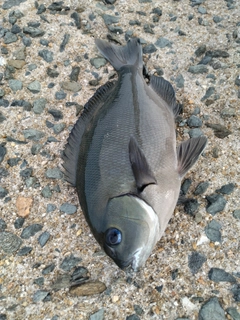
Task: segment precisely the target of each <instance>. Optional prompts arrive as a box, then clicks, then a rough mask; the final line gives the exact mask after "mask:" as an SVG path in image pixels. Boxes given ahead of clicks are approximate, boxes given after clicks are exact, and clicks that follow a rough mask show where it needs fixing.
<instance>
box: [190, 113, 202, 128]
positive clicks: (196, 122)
mask: <svg viewBox="0 0 240 320" xmlns="http://www.w3.org/2000/svg"><path fill="white" fill-rule="evenodd" d="M187 124H188V126H189V127H201V126H202V120H201V119H200V118H198V117H197V116H195V115H191V117H190V118H188V120H187Z"/></svg>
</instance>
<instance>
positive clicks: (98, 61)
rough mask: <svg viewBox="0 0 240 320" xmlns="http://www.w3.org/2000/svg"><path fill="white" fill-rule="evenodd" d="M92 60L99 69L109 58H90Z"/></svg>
mask: <svg viewBox="0 0 240 320" xmlns="http://www.w3.org/2000/svg"><path fill="white" fill-rule="evenodd" d="M90 62H91V64H92V65H93V66H94V67H95V68H96V69H99V68H101V67H103V66H105V65H106V64H107V60H106V59H104V58H102V57H97V58H93V59H90Z"/></svg>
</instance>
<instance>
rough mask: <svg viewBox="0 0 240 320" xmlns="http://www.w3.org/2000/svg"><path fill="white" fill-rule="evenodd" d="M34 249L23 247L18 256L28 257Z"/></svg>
mask: <svg viewBox="0 0 240 320" xmlns="http://www.w3.org/2000/svg"><path fill="white" fill-rule="evenodd" d="M32 249H33V247H22V248H21V249H20V250H19V251H18V253H17V256H20V257H22V256H26V255H27V254H29V253H30V252H31V251H32Z"/></svg>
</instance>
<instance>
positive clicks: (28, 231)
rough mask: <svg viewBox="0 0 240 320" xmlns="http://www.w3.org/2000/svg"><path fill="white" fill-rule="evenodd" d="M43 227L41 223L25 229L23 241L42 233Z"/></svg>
mask: <svg viewBox="0 0 240 320" xmlns="http://www.w3.org/2000/svg"><path fill="white" fill-rule="evenodd" d="M42 228H43V226H42V225H41V224H39V223H34V224H31V225H30V226H28V227H26V228H24V229H23V231H22V233H21V238H22V239H29V238H31V237H32V236H34V235H35V234H36V233H37V232H39V231H41V230H42Z"/></svg>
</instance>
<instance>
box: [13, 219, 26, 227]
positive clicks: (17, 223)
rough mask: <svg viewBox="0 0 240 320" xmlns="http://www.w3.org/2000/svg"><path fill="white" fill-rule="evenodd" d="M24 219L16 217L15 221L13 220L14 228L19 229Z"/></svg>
mask: <svg viewBox="0 0 240 320" xmlns="http://www.w3.org/2000/svg"><path fill="white" fill-rule="evenodd" d="M24 221H25V219H24V218H22V217H18V218H17V219H16V220H15V221H14V227H15V229H20V228H22V226H23V224H24Z"/></svg>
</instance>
